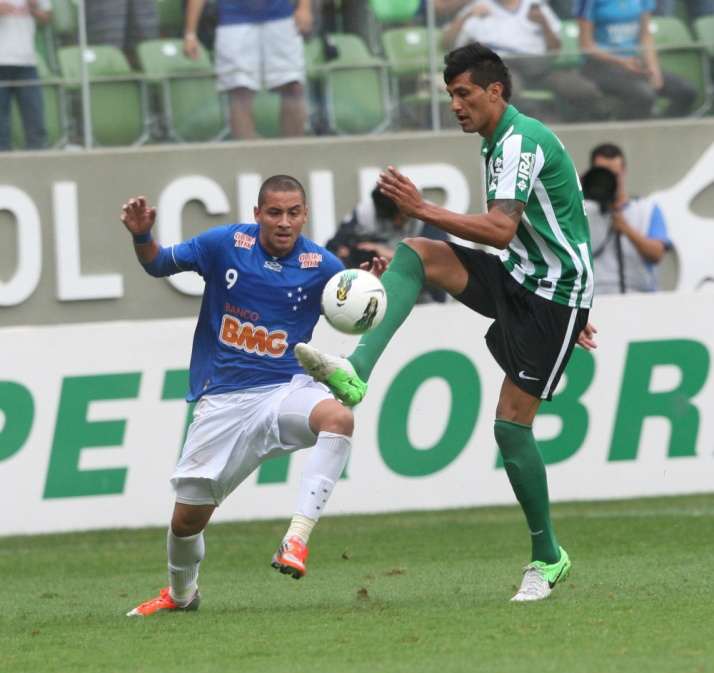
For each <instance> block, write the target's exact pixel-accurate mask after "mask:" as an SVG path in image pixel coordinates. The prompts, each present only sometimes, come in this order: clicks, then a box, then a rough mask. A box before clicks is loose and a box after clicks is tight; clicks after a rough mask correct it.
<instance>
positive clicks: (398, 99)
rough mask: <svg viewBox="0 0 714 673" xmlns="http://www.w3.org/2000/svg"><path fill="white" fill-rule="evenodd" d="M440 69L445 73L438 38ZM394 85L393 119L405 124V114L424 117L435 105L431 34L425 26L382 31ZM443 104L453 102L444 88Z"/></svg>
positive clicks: (392, 85)
mask: <svg viewBox="0 0 714 673" xmlns="http://www.w3.org/2000/svg"><path fill="white" fill-rule="evenodd" d="M436 42H437V43H436V60H437V72H438V73H439V74H440V73H441V68H442V63H443V56H444V52H443V49H442V48H441V46H440V44H439V37H438V36H437V41H436ZM382 48H383V50H384V55H385V57H386V59H387V65H388V69H389V77H390V84H391V101H392V110H391V112H392V122H393V125H394V127H395V128H399V127H400V126H401V125H402V117H403V116H404V115H407V116H411V115H412V114H414V113H416V115H417V117H419V116H421V117H423V116H424V114H425V112H426V110H428V109H429V106H430V104H431V89H430V87H429V81H430V80H429V77H430V67H429V33H428V30H427V28H425V27H423V26H408V27H401V28H390V29H389V30H385V31H384V33H382ZM438 100H439V103H440V104H446V105H449V104H450V98H449V94H448V93H446V91H443V90H440V91H439V93H438Z"/></svg>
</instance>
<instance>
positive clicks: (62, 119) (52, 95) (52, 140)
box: [10, 54, 67, 149]
mask: <svg viewBox="0 0 714 673" xmlns="http://www.w3.org/2000/svg"><path fill="white" fill-rule="evenodd" d="M37 73H38V75H39V78H40V83H41V86H42V98H43V101H44V107H45V128H46V129H47V141H48V144H49V146H50V147H51V148H61V147H64V146H65V145H66V144H67V111H66V110H67V108H66V101H65V90H64V86H63V85H62V84H61V83H59V82H57V76H56V75H55V74H54V73H52V72H50V69H49V66H48V65H47V63H46V62H45V59H44V57H43V56H42V55H41V54H38V55H37ZM53 80H54V81H53ZM10 129H11V134H12V142H13V145H14V146H15V147H16V148H18V149H23V148H24V147H26V144H25V132H24V128H23V125H22V119H21V117H20V110H19V107H18V105H17V101H16V100H15V99H14V98H13V100H12V104H11V106H10Z"/></svg>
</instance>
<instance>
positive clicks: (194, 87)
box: [137, 38, 227, 142]
mask: <svg viewBox="0 0 714 673" xmlns="http://www.w3.org/2000/svg"><path fill="white" fill-rule="evenodd" d="M137 58H138V60H139V65H140V67H141V70H142V72H144V73H145V74H146V75H147V76H148V77H149V80H148V81H149V83H150V84H151V85H152V86H154V87H158V88H159V89H160V95H159V100H160V101H161V103H160V105H161V111H160V114H161V115H162V117H163V120H164V123H165V126H166V128H167V131H168V135H169V137H170V138H171V139H172V140H175V141H178V142H211V141H217V140H221V139H222V138H224V137H225V136H226V134H227V126H226V118H225V111H224V106H223V100H222V98H221V94H220V93H218V91H217V90H216V77H215V71H214V67H213V63H212V61H211V57H210V55H209V53H208V51H207V50H206V48H205V47H204V46H203V45H201V44H199V55H198V59H197V60H195V61H194V60H192V59H190V58H187V57H186V56H185V55H184V53H183V40H181V39H174V38H170V39H161V40H146V41H144V42H142V43H140V44H139V46H138V47H137Z"/></svg>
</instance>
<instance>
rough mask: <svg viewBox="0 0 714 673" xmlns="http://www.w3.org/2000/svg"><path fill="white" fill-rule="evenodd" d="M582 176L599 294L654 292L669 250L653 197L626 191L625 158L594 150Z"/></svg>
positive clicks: (603, 148)
mask: <svg viewBox="0 0 714 673" xmlns="http://www.w3.org/2000/svg"><path fill="white" fill-rule="evenodd" d="M590 164H591V168H590V170H589V171H588V172H587V173H586V174H585V175H584V176H583V177H582V180H581V182H582V187H583V194H584V195H585V198H586V199H589V200H590V201H591V203H587V204H586V208H587V212H588V220H589V222H590V232H591V243H592V250H593V258H594V265H595V269H594V271H595V294H617V293H620V294H625V293H626V292H656V291H657V290H658V289H659V288H658V282H657V265H658V263H659V262H660V261H661V260H662V257H663V256H664V253H665V252H666V251H667V250H668V249H669V248H670V247H671V243H670V241H669V236H668V235H667V227H666V224H665V221H664V216H663V214H662V211H661V210H660V208H659V206H658V205H657V204H656V203H655V202H654V201H653V200H652V199H650V198H647V197H644V198H639V197H634V196H630V195H629V194H628V191H627V184H626V176H627V169H626V165H625V155H624V153H623V152H622V150H621V149H620V148H619V147H618V146H617V145H613V144H611V143H604V144H602V145H598V146H597V147H595V148H594V149H593V150H592V152H591V155H590Z"/></svg>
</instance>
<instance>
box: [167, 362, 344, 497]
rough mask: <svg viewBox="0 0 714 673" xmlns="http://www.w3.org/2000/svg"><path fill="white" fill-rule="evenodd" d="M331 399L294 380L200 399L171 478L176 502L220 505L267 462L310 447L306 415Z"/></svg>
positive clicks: (306, 380) (304, 379)
mask: <svg viewBox="0 0 714 673" xmlns="http://www.w3.org/2000/svg"><path fill="white" fill-rule="evenodd" d="M329 399H333V397H332V394H331V393H330V391H329V390H328V389H327V387H325V386H323V385H322V384H321V383H316V382H315V381H313V379H312V378H311V377H309V376H305V375H303V374H298V375H296V376H293V378H292V381H290V383H286V384H283V385H279V386H267V387H265V388H252V389H249V390H241V391H237V392H232V393H223V394H220V395H206V396H204V397H202V398H201V399H200V400H199V402H198V404H197V405H196V408H195V410H194V412H193V422H192V423H191V425H190V427H189V429H188V434H187V436H186V442H185V443H184V446H183V451H182V453H181V458H180V459H179V462H178V465H176V468H175V470H174V473H173V475H172V477H171V485H172V486H173V487H174V488H175V489H176V502H181V503H185V504H188V505H215V506H218V505H220V504H221V503H222V502H223V500H225V498H226V497H227V496H228V495H229V494H230V493H232V492H233V491H234V490H235V489H236V488H237V487H238V485H239V484H240V483H241V482H242V481H244V480H245V479H246V478H247V477H248V476H249V475H250V474H251V473H252V472H253V471H254V470H255V469H256V468H258V467H259V466H260V464H261V463H263V462H264V461H266V460H268V459H269V458H275V457H277V456H281V455H284V454H286V453H291V452H293V451H296V450H298V449H304V448H307V447H308V446H313V445H314V444H315V442H316V441H317V435H315V434H314V433H313V432H312V430H310V423H309V419H310V414H311V413H312V410H313V409H314V408H315V406H316V405H317V404H318V403H320V402H322V401H323V400H329Z"/></svg>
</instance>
